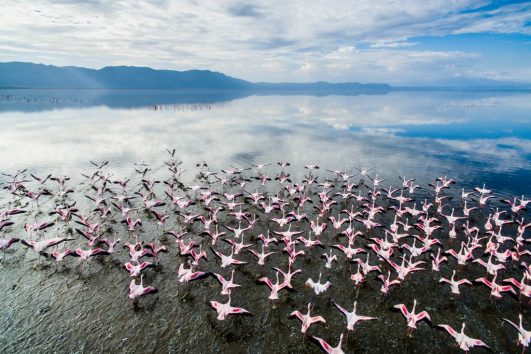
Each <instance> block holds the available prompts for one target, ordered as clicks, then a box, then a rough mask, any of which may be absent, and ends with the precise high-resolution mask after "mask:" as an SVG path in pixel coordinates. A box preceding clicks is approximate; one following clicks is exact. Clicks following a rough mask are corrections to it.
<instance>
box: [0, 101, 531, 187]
mask: <svg viewBox="0 0 531 354" xmlns="http://www.w3.org/2000/svg"><path fill="white" fill-rule="evenodd" d="M0 98H1V99H0V124H1V127H2V128H1V129H0V161H2V166H1V170H2V171H14V170H17V169H20V168H31V169H32V170H35V171H37V170H43V171H44V170H46V171H53V172H55V173H59V174H74V175H75V174H76V173H78V172H79V171H80V170H82V169H83V168H85V167H86V166H87V162H88V160H109V161H111V162H112V166H113V167H114V168H117V169H127V168H128V167H130V166H131V165H132V164H133V163H135V162H140V161H147V162H149V163H151V164H153V165H157V164H161V163H162V158H164V155H163V154H162V153H161V152H163V151H164V149H166V148H176V149H177V155H178V156H179V157H180V158H181V159H182V160H183V161H185V162H187V163H190V164H193V163H194V162H196V161H197V160H207V161H209V162H210V163H211V164H213V166H212V167H213V168H218V169H219V168H223V167H226V166H229V165H234V166H238V165H241V164H248V163H258V162H270V161H278V160H288V161H291V162H292V163H293V164H294V165H295V166H301V165H302V164H304V163H310V162H314V163H318V164H320V165H322V166H323V167H325V168H330V169H337V168H342V169H344V168H347V169H349V170H351V169H352V168H353V167H362V166H364V167H374V168H375V169H376V171H377V172H378V173H379V174H380V175H381V176H384V177H387V178H389V177H392V178H394V177H395V176H398V175H406V176H409V175H414V176H415V177H416V178H417V179H418V180H419V181H420V182H428V181H431V180H432V179H433V178H434V177H436V176H439V175H451V176H452V177H453V178H455V179H457V180H459V181H461V182H463V183H465V184H466V185H474V184H481V183H487V185H488V186H490V187H492V188H494V189H496V190H497V191H499V192H500V193H508V194H513V193H514V194H527V195H530V194H531V183H529V181H530V180H531V163H530V161H531V94H525V93H519V94H507V93H473V92H427V93H426V92H424V93H423V92H407V93H406V92H397V93H390V94H387V95H360V96H327V97H315V96H249V97H245V98H237V99H234V100H229V99H231V98H233V97H232V96H231V95H230V94H211V95H206V96H205V95H199V96H198V95H193V94H190V95H186V96H184V97H183V96H182V95H179V94H173V95H172V94H169V93H167V92H162V93H160V92H155V93H152V92H143V91H117V92H111V93H103V92H100V91H68V92H63V91H55V90H50V91H46V90H44V91H31V90H10V91H6V90H0ZM157 103H161V105H157ZM116 107H117V108H116ZM124 173H125V170H124Z"/></svg>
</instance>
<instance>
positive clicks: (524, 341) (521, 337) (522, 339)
mask: <svg viewBox="0 0 531 354" xmlns="http://www.w3.org/2000/svg"><path fill="white" fill-rule="evenodd" d="M518 318H519V319H520V324H519V325H518V326H517V325H516V324H515V323H514V322H512V321H510V320H508V319H506V318H502V320H504V321H505V322H507V323H509V324H510V325H511V326H513V327H514V328H515V329H516V330H517V331H518V344H521V345H522V354H524V352H525V349H526V348H527V347H529V343H531V331H526V330H525V329H524V327H523V326H522V314H519V315H518Z"/></svg>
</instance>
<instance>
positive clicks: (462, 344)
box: [438, 322, 489, 352]
mask: <svg viewBox="0 0 531 354" xmlns="http://www.w3.org/2000/svg"><path fill="white" fill-rule="evenodd" d="M438 327H441V328H444V329H445V330H446V331H447V332H448V333H450V335H451V336H452V337H454V339H455V341H456V342H457V345H459V348H461V349H462V350H464V351H465V352H468V351H469V350H470V348H472V347H487V348H488V347H489V346H488V345H486V344H485V343H484V342H482V341H481V340H479V339H474V338H471V337H469V336H467V335H466V334H465V323H464V322H463V326H462V327H461V332H459V333H457V331H456V330H455V329H453V328H452V327H450V326H449V325H445V324H440V325H438Z"/></svg>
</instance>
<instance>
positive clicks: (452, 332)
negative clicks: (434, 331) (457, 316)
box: [438, 324, 458, 338]
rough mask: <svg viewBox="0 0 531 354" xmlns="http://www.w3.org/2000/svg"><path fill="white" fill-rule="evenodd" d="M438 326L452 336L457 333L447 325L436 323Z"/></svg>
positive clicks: (455, 335)
mask: <svg viewBox="0 0 531 354" xmlns="http://www.w3.org/2000/svg"><path fill="white" fill-rule="evenodd" d="M438 327H441V328H444V329H445V330H446V332H448V333H450V335H451V336H452V337H454V338H455V337H457V335H458V333H457V332H456V331H455V330H454V329H453V328H452V327H450V326H449V325H445V324H441V325H438Z"/></svg>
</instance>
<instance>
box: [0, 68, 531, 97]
mask: <svg viewBox="0 0 531 354" xmlns="http://www.w3.org/2000/svg"><path fill="white" fill-rule="evenodd" d="M0 88H4V89H6V88H9V89H109V90H116V89H122V90H188V91H190V90H192V91H193V90H199V91H207V90H210V91H221V90H224V91H232V92H233V94H235V95H242V94H245V95H249V94H254V95H262V94H263V95H269V94H282V95H295V94H304V95H318V96H320V95H323V96H324V95H331V94H338V95H359V94H383V93H388V92H391V91H404V90H406V91H412V90H413V91H414V90H465V91H469V90H486V91H489V90H494V91H514V90H524V91H529V90H531V84H527V83H519V82H509V81H497V80H488V79H481V78H464V77H463V78H454V79H449V80H447V81H445V82H444V83H438V84H437V85H433V86H408V87H398V86H390V85H388V84H385V83H382V84H380V83H367V84H362V83H358V82H345V83H329V82H323V81H320V82H312V83H288V82H284V83H267V82H249V81H245V80H241V79H237V78H234V77H230V76H227V75H225V74H223V73H219V72H215V71H210V70H188V71H175V70H155V69H152V68H148V67H136V66H108V67H105V68H102V69H99V70H96V69H88V68H82V67H76V66H62V67H59V66H53V65H44V64H34V63H23V62H8V63H0Z"/></svg>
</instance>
